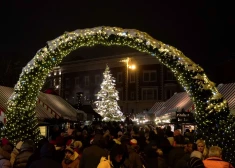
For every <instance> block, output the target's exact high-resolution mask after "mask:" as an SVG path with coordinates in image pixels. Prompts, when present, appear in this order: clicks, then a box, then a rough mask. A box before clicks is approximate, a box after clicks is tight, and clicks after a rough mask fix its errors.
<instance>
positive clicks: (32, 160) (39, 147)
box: [26, 138, 61, 168]
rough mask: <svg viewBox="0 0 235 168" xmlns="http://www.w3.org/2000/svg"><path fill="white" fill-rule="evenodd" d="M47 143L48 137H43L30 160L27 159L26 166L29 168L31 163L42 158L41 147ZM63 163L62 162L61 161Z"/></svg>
mask: <svg viewBox="0 0 235 168" xmlns="http://www.w3.org/2000/svg"><path fill="white" fill-rule="evenodd" d="M45 143H48V140H47V139H46V138H42V139H40V140H39V142H38V147H37V148H36V149H35V151H34V153H33V154H32V155H31V156H30V157H29V159H28V161H27V165H26V168H29V167H30V165H31V164H32V163H33V162H34V161H36V160H39V159H41V152H40V150H41V148H42V146H43V145H44V144H45ZM60 163H61V162H60Z"/></svg>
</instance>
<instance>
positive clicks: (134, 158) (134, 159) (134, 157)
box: [127, 139, 142, 168]
mask: <svg viewBox="0 0 235 168" xmlns="http://www.w3.org/2000/svg"><path fill="white" fill-rule="evenodd" d="M136 147H137V140H136V139H131V140H130V145H127V149H128V155H129V156H128V158H129V161H130V163H131V165H132V167H133V168H142V162H141V158H140V156H139V154H138V153H137V151H136Z"/></svg>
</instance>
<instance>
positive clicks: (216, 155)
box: [203, 146, 233, 168]
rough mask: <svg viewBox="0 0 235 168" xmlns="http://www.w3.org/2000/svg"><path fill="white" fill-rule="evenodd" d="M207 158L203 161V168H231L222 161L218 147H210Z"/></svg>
mask: <svg viewBox="0 0 235 168" xmlns="http://www.w3.org/2000/svg"><path fill="white" fill-rule="evenodd" d="M208 156H209V157H208V158H207V159H206V160H203V163H204V166H205V168H211V167H213V168H221V167H223V168H233V166H232V165H231V164H230V163H229V162H226V161H223V160H222V149H221V148H220V147H218V146H212V147H210V149H209V155H208Z"/></svg>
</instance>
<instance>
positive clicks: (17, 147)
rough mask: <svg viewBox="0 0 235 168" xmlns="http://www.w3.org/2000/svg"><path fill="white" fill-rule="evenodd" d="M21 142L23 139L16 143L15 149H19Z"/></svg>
mask: <svg viewBox="0 0 235 168" xmlns="http://www.w3.org/2000/svg"><path fill="white" fill-rule="evenodd" d="M22 144H23V141H20V142H18V143H17V144H16V149H17V150H20V148H21V146H22Z"/></svg>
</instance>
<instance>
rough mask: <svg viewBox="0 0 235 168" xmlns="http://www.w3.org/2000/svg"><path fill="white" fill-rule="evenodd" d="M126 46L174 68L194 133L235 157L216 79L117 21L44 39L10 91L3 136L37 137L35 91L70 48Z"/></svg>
mask: <svg viewBox="0 0 235 168" xmlns="http://www.w3.org/2000/svg"><path fill="white" fill-rule="evenodd" d="M96 44H102V45H105V46H111V45H119V46H129V47H130V48H134V49H136V50H138V51H140V52H145V53H149V54H150V55H152V56H154V57H156V58H157V59H158V60H159V61H160V62H161V63H163V64H164V65H166V66H167V67H168V68H170V69H171V71H172V72H173V73H174V75H175V76H176V78H177V79H178V81H179V83H180V84H181V85H182V86H183V87H184V88H185V89H186V91H187V93H188V94H189V95H190V97H191V99H192V100H193V102H194V104H195V106H196V116H195V119H196V121H197V127H198V129H197V136H198V138H202V139H205V140H206V143H207V145H208V146H211V145H217V144H218V145H219V146H220V147H223V148H224V157H225V159H226V160H228V161H230V162H232V161H234V160H235V152H234V151H235V150H234V145H235V140H234V139H235V137H234V135H235V124H234V123H235V122H234V118H233V117H232V116H231V115H230V114H229V108H228V104H227V102H226V101H225V100H224V99H223V97H222V96H221V95H220V94H219V93H218V90H217V89H216V87H215V84H214V83H213V82H211V81H210V80H209V79H208V77H207V76H206V74H205V72H204V70H203V69H202V68H201V67H200V66H198V65H197V64H195V63H194V62H193V61H192V60H190V59H189V58H187V57H186V56H185V55H184V54H183V53H182V52H181V51H179V50H177V49H176V48H174V47H172V46H169V45H166V44H164V43H162V42H161V41H158V40H155V39H153V38H152V37H151V36H149V35H148V34H147V33H144V32H140V31H138V30H133V29H122V28H117V27H96V28H91V29H83V30H76V31H73V32H65V33H64V34H63V35H61V36H59V37H58V38H56V39H54V40H52V41H49V42H47V46H46V47H44V48H42V49H40V50H39V51H38V52H37V53H36V55H35V57H34V58H33V59H32V60H31V61H30V62H29V63H28V64H27V65H26V66H25V67H24V68H23V71H22V73H21V75H20V78H19V81H18V82H17V84H16V86H15V88H14V93H13V95H12V96H11V98H10V99H9V101H8V108H7V112H6V116H7V123H6V127H5V128H6V129H5V130H4V131H2V132H4V136H6V137H7V138H8V139H9V140H11V141H13V142H16V141H18V140H21V139H22V137H27V138H31V139H33V140H35V141H37V140H38V139H39V129H38V127H37V120H36V119H35V118H34V117H35V110H34V109H35V106H36V102H37V95H38V93H39V91H40V89H41V88H42V86H43V84H44V82H45V80H46V78H47V76H48V75H49V73H50V72H51V71H52V69H53V67H55V66H57V65H58V64H59V63H61V61H62V59H63V58H64V57H65V56H66V55H68V54H69V53H70V52H72V51H74V50H76V49H78V48H80V47H84V46H90V47H92V46H94V45H96Z"/></svg>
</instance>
